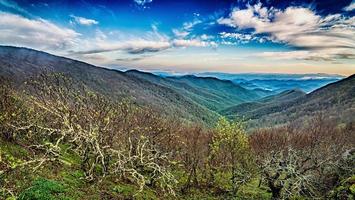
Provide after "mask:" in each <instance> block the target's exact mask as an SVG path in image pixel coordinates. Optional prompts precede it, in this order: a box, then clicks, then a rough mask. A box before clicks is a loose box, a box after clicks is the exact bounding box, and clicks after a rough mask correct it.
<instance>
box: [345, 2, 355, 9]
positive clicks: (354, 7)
mask: <svg viewBox="0 0 355 200" xmlns="http://www.w3.org/2000/svg"><path fill="white" fill-rule="evenodd" d="M343 10H345V11H353V10H355V1H352V2H351V3H350V4H349V5H348V6H346V7H345V8H343Z"/></svg>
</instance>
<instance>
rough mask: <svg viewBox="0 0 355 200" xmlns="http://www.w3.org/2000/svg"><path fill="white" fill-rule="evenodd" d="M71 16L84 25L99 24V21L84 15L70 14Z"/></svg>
mask: <svg viewBox="0 0 355 200" xmlns="http://www.w3.org/2000/svg"><path fill="white" fill-rule="evenodd" d="M70 17H72V18H73V19H74V21H75V23H77V24H80V25H83V26H91V25H96V24H99V22H98V21H96V20H94V19H87V18H84V17H78V16H75V15H70Z"/></svg>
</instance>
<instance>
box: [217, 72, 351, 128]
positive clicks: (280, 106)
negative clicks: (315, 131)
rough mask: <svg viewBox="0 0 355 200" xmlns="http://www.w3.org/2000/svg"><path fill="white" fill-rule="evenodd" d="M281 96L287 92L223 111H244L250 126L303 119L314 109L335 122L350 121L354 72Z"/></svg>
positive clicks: (231, 115) (310, 115) (232, 113)
mask: <svg viewBox="0 0 355 200" xmlns="http://www.w3.org/2000/svg"><path fill="white" fill-rule="evenodd" d="M292 93H294V92H292ZM292 93H290V94H292ZM298 93H299V92H298ZM285 96H286V97H287V96H289V95H288V94H287V93H281V94H280V95H276V96H273V97H267V98H264V100H259V101H256V102H253V103H249V104H247V105H248V106H249V107H250V109H247V108H246V106H247V105H245V104H241V105H237V106H234V107H231V108H228V109H226V110H224V112H223V113H224V114H226V115H229V116H230V117H235V116H240V115H244V116H245V117H246V118H247V119H249V125H250V126H251V127H268V126H274V125H277V124H278V125H280V124H285V123H289V122H291V121H293V122H295V121H301V122H306V121H307V119H309V118H311V117H314V116H315V115H316V114H317V113H323V114H324V115H325V116H326V117H328V118H331V119H333V120H334V121H337V122H339V123H341V122H351V121H353V120H354V116H353V115H354V113H355V75H352V76H350V77H348V78H345V79H343V80H340V81H338V82H335V83H331V84H328V85H326V86H324V87H322V88H320V89H317V90H315V91H313V92H311V93H309V94H306V95H304V94H301V93H299V94H297V95H294V94H292V95H291V97H292V98H291V100H289V99H290V97H287V98H284V97H285ZM268 99H269V100H268ZM265 101H266V103H265ZM243 105H244V106H243Z"/></svg>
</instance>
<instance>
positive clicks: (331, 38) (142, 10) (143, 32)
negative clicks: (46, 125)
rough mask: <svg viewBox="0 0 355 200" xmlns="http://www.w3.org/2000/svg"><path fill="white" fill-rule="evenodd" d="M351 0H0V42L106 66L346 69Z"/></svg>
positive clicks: (353, 30)
mask: <svg viewBox="0 0 355 200" xmlns="http://www.w3.org/2000/svg"><path fill="white" fill-rule="evenodd" d="M354 14H355V0H354V1H351V0H290V1H281V0H260V1H259V0H258V1H256V0H233V1H231V0H115V1H114V0H95V1H94V0H76V1H73V0H71V1H69V0H63V1H49V0H35V1H34V0H21V1H14V0H0V45H12V46H20V47H28V48H33V49H37V50H42V51H46V52H49V53H53V54H56V55H60V56H65V57H69V58H73V59H77V60H81V61H85V62H88V63H91V64H94V65H98V66H102V67H108V68H115V69H133V68H134V69H139V70H145V71H165V72H171V73H174V72H179V73H181V72H183V73H186V72H206V71H209V72H230V73H246V72H255V73H260V72H261V73H330V74H342V75H351V74H354V73H355V16H354Z"/></svg>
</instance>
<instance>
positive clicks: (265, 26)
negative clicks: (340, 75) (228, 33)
mask: <svg viewBox="0 0 355 200" xmlns="http://www.w3.org/2000/svg"><path fill="white" fill-rule="evenodd" d="M218 23H219V24H224V25H228V26H231V27H235V28H236V29H237V30H244V29H254V31H253V34H257V35H268V37H269V38H270V39H271V40H273V41H277V42H282V43H286V44H288V45H291V46H293V47H297V48H301V49H305V50H307V51H309V52H313V51H318V50H319V49H322V52H321V55H322V57H324V56H329V57H344V58H347V57H349V56H341V53H342V52H344V51H345V50H346V49H347V50H346V52H347V54H346V55H348V54H352V55H355V52H354V50H353V49H355V31H354V26H353V24H354V17H352V18H349V17H345V16H342V15H340V14H335V15H328V16H325V17H322V16H320V15H317V14H316V13H314V12H313V11H312V10H310V9H308V8H301V7H288V8H286V9H285V10H277V9H274V8H269V9H267V8H266V7H262V5H261V4H260V3H259V4H257V5H254V6H248V8H247V9H243V10H239V9H234V10H233V11H232V12H231V14H230V16H229V17H228V18H221V19H219V20H218ZM316 55H318V53H316Z"/></svg>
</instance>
